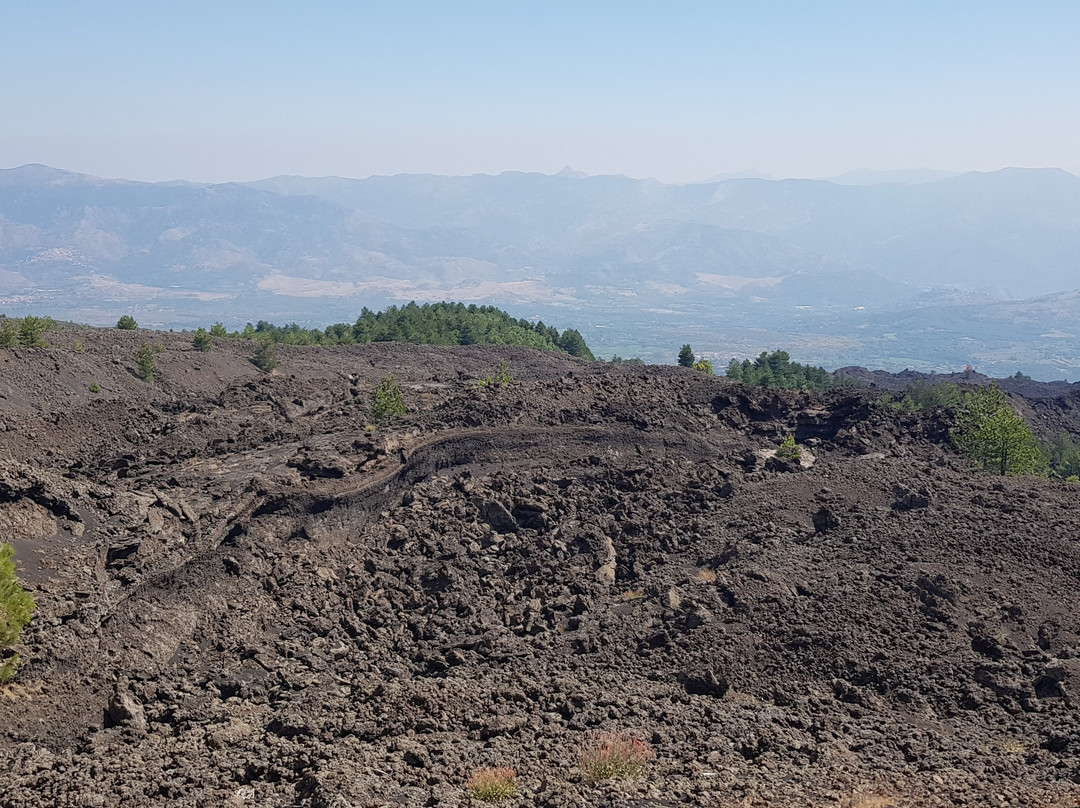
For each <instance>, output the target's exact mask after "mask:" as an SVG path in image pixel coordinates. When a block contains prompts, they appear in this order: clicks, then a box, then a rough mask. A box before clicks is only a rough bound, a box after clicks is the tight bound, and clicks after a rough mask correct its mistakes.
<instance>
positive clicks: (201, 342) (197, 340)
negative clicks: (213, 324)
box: [191, 326, 214, 353]
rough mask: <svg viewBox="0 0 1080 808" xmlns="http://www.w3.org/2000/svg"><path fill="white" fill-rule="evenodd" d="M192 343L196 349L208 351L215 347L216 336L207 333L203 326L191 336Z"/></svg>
mask: <svg viewBox="0 0 1080 808" xmlns="http://www.w3.org/2000/svg"><path fill="white" fill-rule="evenodd" d="M191 345H192V347H193V348H194V349H195V350H196V351H202V352H204V353H205V352H206V351H209V350H210V349H211V348H212V347H214V338H213V337H211V336H210V335H209V334H207V333H206V329H205V328H203V327H202V326H199V328H198V329H197V330H196V331H195V336H194V337H192V338H191Z"/></svg>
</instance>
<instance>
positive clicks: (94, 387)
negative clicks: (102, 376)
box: [90, 382, 101, 393]
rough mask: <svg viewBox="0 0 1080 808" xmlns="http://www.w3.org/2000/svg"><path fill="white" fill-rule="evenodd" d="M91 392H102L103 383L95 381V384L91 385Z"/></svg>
mask: <svg viewBox="0 0 1080 808" xmlns="http://www.w3.org/2000/svg"><path fill="white" fill-rule="evenodd" d="M90 392H91V393H100V392H101V385H100V384H98V383H97V382H94V383H93V384H91V385H90Z"/></svg>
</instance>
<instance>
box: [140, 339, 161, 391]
mask: <svg viewBox="0 0 1080 808" xmlns="http://www.w3.org/2000/svg"><path fill="white" fill-rule="evenodd" d="M136 358H137V359H138V363H139V378H140V379H142V380H143V381H144V382H152V381H153V380H154V372H155V371H156V370H157V367H156V364H155V362H154V349H153V348H151V347H150V346H149V345H140V346H139V353H138V354H137V355H136Z"/></svg>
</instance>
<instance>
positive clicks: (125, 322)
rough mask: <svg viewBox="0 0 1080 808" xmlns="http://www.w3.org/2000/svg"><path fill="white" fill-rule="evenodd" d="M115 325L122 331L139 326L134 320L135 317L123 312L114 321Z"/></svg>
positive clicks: (132, 329)
mask: <svg viewBox="0 0 1080 808" xmlns="http://www.w3.org/2000/svg"><path fill="white" fill-rule="evenodd" d="M116 327H117V328H119V329H121V330H123V331H134V330H136V329H137V328H138V327H139V324H138V323H137V322H135V318H134V317H132V316H131V315H130V314H125V315H124V316H123V317H121V318H120V319H119V320H117V321H116Z"/></svg>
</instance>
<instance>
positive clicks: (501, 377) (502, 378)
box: [474, 359, 514, 389]
mask: <svg viewBox="0 0 1080 808" xmlns="http://www.w3.org/2000/svg"><path fill="white" fill-rule="evenodd" d="M513 381H514V377H513V376H511V375H510V366H509V365H508V364H507V363H506V360H505V359H502V360H500V361H499V369H498V370H497V371H495V375H493V376H485V377H484V378H482V379H477V380H476V384H475V385H474V386H475V387H476V388H477V389H480V388H481V387H488V386H490V385H493V384H498V385H505V384H510V383H511V382H513Z"/></svg>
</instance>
